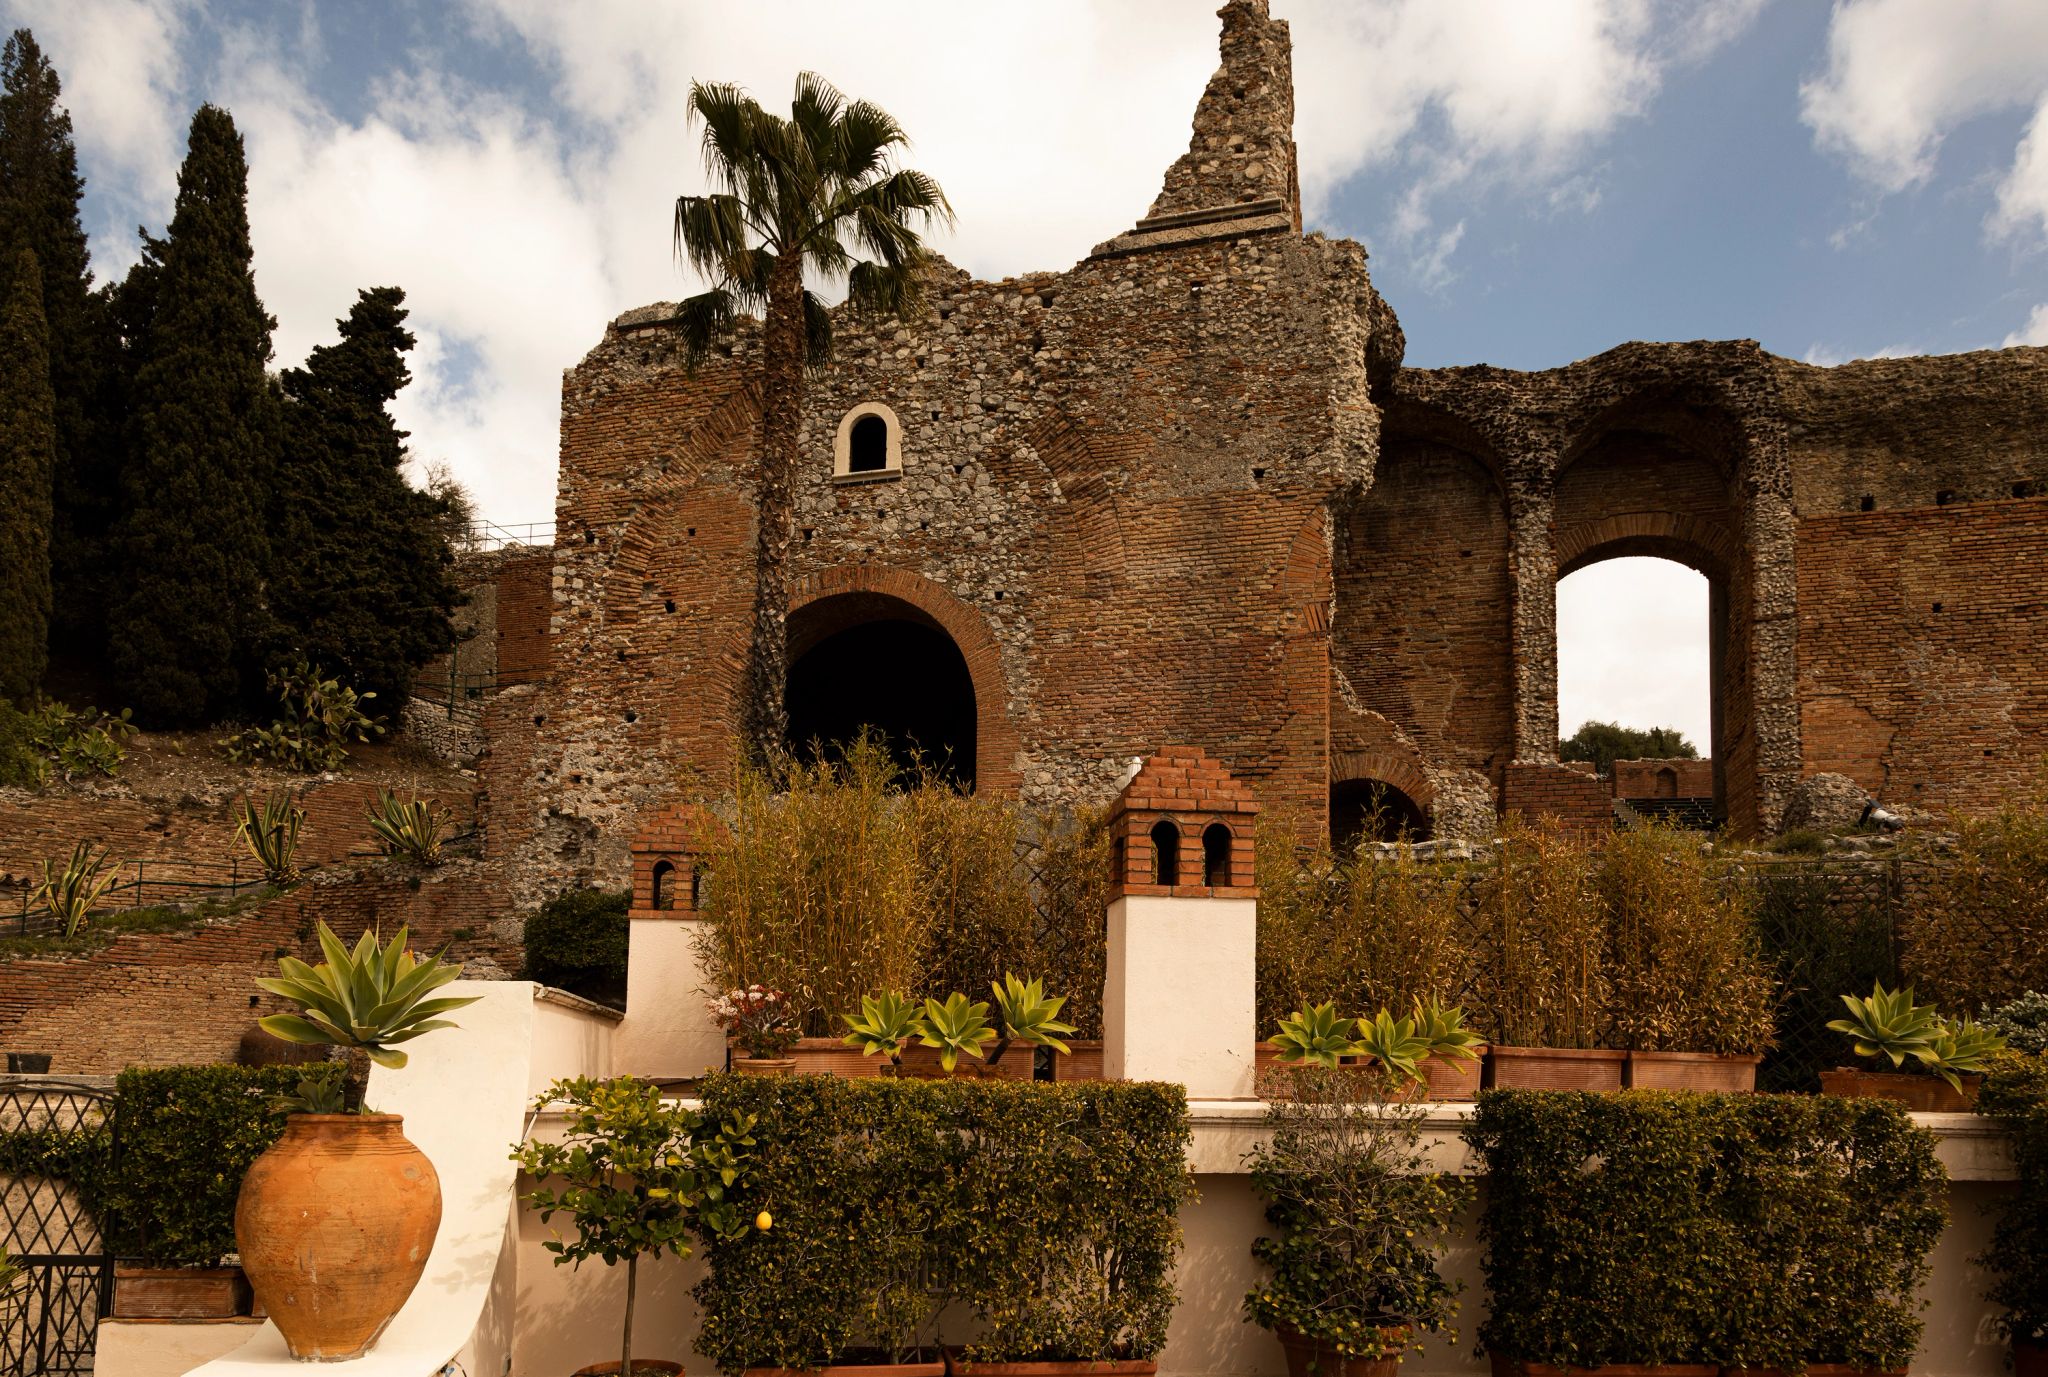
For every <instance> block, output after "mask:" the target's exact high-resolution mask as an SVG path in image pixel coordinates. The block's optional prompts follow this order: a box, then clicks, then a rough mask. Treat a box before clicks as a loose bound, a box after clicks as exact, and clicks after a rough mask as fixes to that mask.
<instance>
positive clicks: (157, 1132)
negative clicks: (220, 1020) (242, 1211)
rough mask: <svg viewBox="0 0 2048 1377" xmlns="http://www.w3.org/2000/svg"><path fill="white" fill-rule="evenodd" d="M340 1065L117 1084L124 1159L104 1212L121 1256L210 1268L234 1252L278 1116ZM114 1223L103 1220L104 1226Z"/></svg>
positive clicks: (277, 1130) (171, 1075)
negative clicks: (245, 1181)
mask: <svg viewBox="0 0 2048 1377" xmlns="http://www.w3.org/2000/svg"><path fill="white" fill-rule="evenodd" d="M344 1070H345V1068H344V1067H343V1065H342V1064H341V1063H340V1062H309V1063H306V1064H303V1065H299V1066H164V1067H131V1068H130V1069H129V1070H126V1071H123V1072H122V1073H121V1076H120V1079H119V1080H118V1081H116V1082H115V1089H114V1118H115V1133H116V1137H117V1139H118V1141H119V1150H118V1152H117V1154H116V1156H115V1160H114V1164H113V1170H112V1172H111V1173H110V1175H109V1178H108V1181H107V1186H106V1191H105V1194H104V1197H103V1202H102V1203H103V1204H104V1205H105V1207H106V1209H107V1210H108V1211H110V1212H111V1218H112V1221H113V1224H114V1243H115V1251H116V1252H117V1253H119V1254H120V1255H121V1256H122V1257H133V1258H138V1259H140V1260H141V1261H142V1262H144V1263H146V1264H147V1265H149V1266H152V1267H188V1266H189V1267H212V1266H216V1265H218V1264H219V1262H220V1260H221V1258H222V1257H224V1256H226V1255H227V1254H229V1253H232V1252H234V1251H235V1197H236V1195H237V1194H239V1193H240V1191H241V1189H242V1177H243V1175H244V1174H245V1173H246V1172H247V1171H248V1170H249V1164H250V1163H251V1162H254V1161H255V1160H256V1159H257V1158H258V1157H260V1156H261V1155H262V1154H263V1153H264V1151H265V1150H266V1149H268V1148H269V1147H270V1145H271V1144H272V1143H274V1142H276V1141H277V1139H278V1135H279V1134H281V1133H283V1132H284V1115H282V1114H280V1113H278V1112H277V1111H276V1109H275V1108H273V1102H274V1101H275V1100H276V1099H277V1098H278V1097H279V1096H281V1095H286V1094H290V1093H291V1092H292V1091H294V1090H296V1089H297V1088H298V1085H299V1082H300V1081H301V1080H304V1079H307V1078H309V1077H310V1078H314V1079H319V1078H323V1077H331V1078H333V1079H335V1080H339V1079H341V1077H342V1074H343V1072H344ZM106 1217H108V1216H106V1215H103V1216H102V1218H106Z"/></svg>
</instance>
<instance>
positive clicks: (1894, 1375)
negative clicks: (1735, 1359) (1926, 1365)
mask: <svg viewBox="0 0 2048 1377" xmlns="http://www.w3.org/2000/svg"><path fill="white" fill-rule="evenodd" d="M1721 1377H1791V1374H1789V1373H1787V1372H1786V1371H1785V1370H1784V1369H1783V1368H1777V1367H1724V1368H1722V1369H1721ZM1801 1377H1906V1369H1904V1368H1902V1367H1901V1368H1883V1367H1861V1366H1858V1365H1857V1364H1855V1363H1808V1364H1807V1365H1806V1366H1805V1368H1803V1369H1802V1370H1801Z"/></svg>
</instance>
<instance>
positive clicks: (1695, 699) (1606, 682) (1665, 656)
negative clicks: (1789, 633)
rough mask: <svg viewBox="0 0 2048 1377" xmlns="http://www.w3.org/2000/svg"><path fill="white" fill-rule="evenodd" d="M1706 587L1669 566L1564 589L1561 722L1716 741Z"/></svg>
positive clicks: (1582, 578) (1580, 578) (1587, 574)
mask: <svg viewBox="0 0 2048 1377" xmlns="http://www.w3.org/2000/svg"><path fill="white" fill-rule="evenodd" d="M1711 674H1712V671H1711V669H1710V666H1709V661H1708V648H1707V580H1706V578H1705V577H1704V576H1702V575H1701V574H1699V573H1697V572H1695V571H1693V570H1691V569H1688V568H1686V567H1685V566H1684V565H1682V564H1676V563H1673V562H1672V561H1671V560H1668V559H1641V558H1630V559H1611V560H1606V561H1604V562H1602V563H1599V564H1593V565H1589V566H1587V567H1586V568H1584V569H1580V570H1578V571H1577V572H1575V573H1573V574H1571V575H1569V576H1567V577H1565V578H1563V579H1560V580H1559V581H1558V584H1557V723H1558V729H1559V731H1560V732H1561V733H1562V734H1563V735H1565V736H1570V735H1571V734H1572V733H1573V732H1576V731H1577V730H1578V729H1579V727H1580V725H1581V724H1582V723H1584V722H1587V721H1589V720H1598V721H1603V722H1620V723H1621V724H1622V725H1623V726H1626V727H1640V728H1650V727H1676V728H1678V729H1679V730H1680V731H1682V732H1684V733H1685V735H1686V737H1687V738H1688V739H1689V740H1690V741H1691V742H1692V743H1693V745H1695V746H1697V747H1698V748H1699V751H1700V754H1701V755H1705V754H1707V752H1708V750H1709V749H1710V748H1711V744H1712V740H1713V709H1712V678H1711Z"/></svg>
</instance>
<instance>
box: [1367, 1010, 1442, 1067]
mask: <svg viewBox="0 0 2048 1377" xmlns="http://www.w3.org/2000/svg"><path fill="white" fill-rule="evenodd" d="M1352 1050H1354V1051H1355V1052H1357V1053H1359V1054H1360V1055H1361V1056H1368V1057H1371V1058H1372V1059H1373V1060H1374V1061H1375V1062H1377V1063H1378V1064H1379V1068H1380V1070H1381V1071H1382V1072H1383V1073H1384V1074H1385V1075H1386V1076H1387V1077H1388V1078H1390V1079H1391V1080H1395V1081H1419V1080H1421V1079H1422V1078H1423V1077H1422V1059H1423V1058H1424V1057H1427V1056H1428V1055H1429V1039H1428V1038H1427V1037H1424V1036H1423V1035H1422V1034H1421V1033H1419V1032H1417V1031H1416V1028H1415V1020H1414V1019H1412V1018H1395V1017H1394V1016H1393V1015H1392V1014H1390V1013H1388V1012H1387V1011H1386V1010H1385V1009H1381V1010H1380V1011H1379V1012H1378V1013H1376V1014H1374V1015H1373V1016H1372V1017H1371V1018H1361V1019H1359V1020H1358V1041H1357V1042H1355V1043H1353V1044H1352Z"/></svg>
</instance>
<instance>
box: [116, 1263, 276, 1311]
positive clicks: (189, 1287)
mask: <svg viewBox="0 0 2048 1377" xmlns="http://www.w3.org/2000/svg"><path fill="white" fill-rule="evenodd" d="M249 1303H250V1297H249V1278H248V1277H246V1276H244V1275H243V1273H242V1269H241V1268H239V1267H142V1266H137V1265H133V1264H130V1263H126V1262H120V1263H116V1264H115V1265H114V1318H115V1319H117V1320H231V1319H234V1318H235V1317H236V1316H237V1315H246V1314H248V1313H249Z"/></svg>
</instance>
